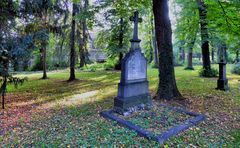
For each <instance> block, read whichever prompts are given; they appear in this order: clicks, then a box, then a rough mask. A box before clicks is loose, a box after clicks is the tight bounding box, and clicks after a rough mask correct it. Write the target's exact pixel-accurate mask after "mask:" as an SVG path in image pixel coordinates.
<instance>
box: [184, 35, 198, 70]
mask: <svg viewBox="0 0 240 148" xmlns="http://www.w3.org/2000/svg"><path fill="white" fill-rule="evenodd" d="M196 38H197V32H196V33H195V34H194V37H193V38H192V41H191V42H190V43H189V45H188V56H187V60H188V63H187V67H186V69H189V70H194V68H193V63H192V59H193V47H194V44H195V41H196Z"/></svg>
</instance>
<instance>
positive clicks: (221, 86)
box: [216, 79, 229, 91]
mask: <svg viewBox="0 0 240 148" xmlns="http://www.w3.org/2000/svg"><path fill="white" fill-rule="evenodd" d="M217 86H218V87H217V88H216V89H218V90H223V91H227V90H229V87H228V79H225V80H221V79H219V80H218V81H217Z"/></svg>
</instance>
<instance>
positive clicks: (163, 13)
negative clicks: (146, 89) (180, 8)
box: [153, 0, 181, 99]
mask: <svg viewBox="0 0 240 148" xmlns="http://www.w3.org/2000/svg"><path fill="white" fill-rule="evenodd" d="M153 12H154V19H155V29H156V38H157V44H158V52H159V85H158V91H157V96H156V98H157V99H172V98H178V97H181V94H180V92H179V91H178V88H177V85H176V80H175V72H174V65H173V47H172V29H171V23H170V20H169V10H168V0H153Z"/></svg>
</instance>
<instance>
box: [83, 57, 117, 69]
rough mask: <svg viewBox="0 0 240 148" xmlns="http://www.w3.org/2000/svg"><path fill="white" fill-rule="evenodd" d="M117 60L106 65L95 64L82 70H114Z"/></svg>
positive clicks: (111, 60) (112, 60)
mask: <svg viewBox="0 0 240 148" xmlns="http://www.w3.org/2000/svg"><path fill="white" fill-rule="evenodd" d="M116 62H117V61H116V60H114V59H109V60H107V62H105V63H93V64H89V65H86V66H85V67H83V68H81V70H87V71H96V70H113V69H114V67H115V65H116Z"/></svg>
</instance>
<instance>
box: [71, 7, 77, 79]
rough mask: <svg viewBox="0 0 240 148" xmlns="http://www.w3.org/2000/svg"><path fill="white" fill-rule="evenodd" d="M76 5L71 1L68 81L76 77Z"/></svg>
mask: <svg viewBox="0 0 240 148" xmlns="http://www.w3.org/2000/svg"><path fill="white" fill-rule="evenodd" d="M76 9H77V5H76V4H74V3H73V10H72V27H71V30H72V31H71V40H70V77H69V81H73V80H75V79H76V77H75V58H76V56H75V54H76V53H75V25H76V21H75V15H76Z"/></svg>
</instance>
